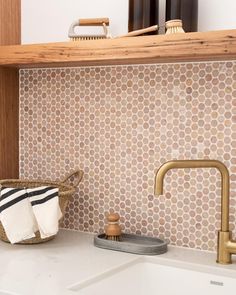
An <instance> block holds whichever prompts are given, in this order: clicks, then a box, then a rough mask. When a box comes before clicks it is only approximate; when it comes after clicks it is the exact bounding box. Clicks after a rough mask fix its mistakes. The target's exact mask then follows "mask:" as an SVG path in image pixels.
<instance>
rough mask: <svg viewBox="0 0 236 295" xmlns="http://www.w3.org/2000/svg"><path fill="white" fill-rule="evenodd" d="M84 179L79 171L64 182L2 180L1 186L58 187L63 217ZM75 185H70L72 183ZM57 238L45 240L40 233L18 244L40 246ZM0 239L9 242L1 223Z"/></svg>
mask: <svg viewBox="0 0 236 295" xmlns="http://www.w3.org/2000/svg"><path fill="white" fill-rule="evenodd" d="M82 178H83V171H81V170H77V171H75V172H73V173H71V174H69V175H68V176H67V177H66V178H65V179H64V180H63V181H62V182H56V181H40V180H38V181H30V180H19V179H5V180H0V185H1V186H2V187H14V188H34V187H39V186H52V187H57V188H58V189H59V193H58V197H59V206H60V208H61V212H62V215H63V216H64V214H65V210H66V207H67V204H68V202H69V201H70V199H71V198H72V196H73V194H74V193H75V190H76V187H77V186H78V184H79V183H80V181H81V180H82ZM72 181H73V184H68V183H69V182H72ZM54 237H55V236H51V237H48V238H45V239H42V238H41V237H40V233H39V231H37V232H36V233H35V237H34V238H31V239H28V240H24V241H21V242H19V243H18V244H39V243H43V242H47V241H49V240H52V239H53V238H54ZM0 239H1V240H2V241H4V242H8V243H9V240H8V238H7V235H6V232H5V230H4V228H3V226H2V223H1V222H0Z"/></svg>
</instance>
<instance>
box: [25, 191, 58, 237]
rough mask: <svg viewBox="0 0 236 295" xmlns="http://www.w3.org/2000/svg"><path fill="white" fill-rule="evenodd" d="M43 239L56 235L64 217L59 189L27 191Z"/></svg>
mask: <svg viewBox="0 0 236 295" xmlns="http://www.w3.org/2000/svg"><path fill="white" fill-rule="evenodd" d="M26 191H27V194H28V197H29V200H30V203H31V205H32V208H33V212H34V216H35V218H36V221H37V224H38V228H39V232H40V236H41V238H42V239H44V238H47V237H50V236H53V235H56V234H57V232H58V229H59V228H58V221H59V219H60V218H61V217H62V213H61V209H60V206H59V198H58V188H55V187H49V186H41V187H36V188H27V189H26Z"/></svg>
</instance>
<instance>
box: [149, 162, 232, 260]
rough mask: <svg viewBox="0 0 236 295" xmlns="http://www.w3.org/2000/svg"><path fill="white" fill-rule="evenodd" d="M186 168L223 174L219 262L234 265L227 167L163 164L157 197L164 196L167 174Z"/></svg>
mask: <svg viewBox="0 0 236 295" xmlns="http://www.w3.org/2000/svg"><path fill="white" fill-rule="evenodd" d="M184 168H216V169H218V170H219V171H220V174H221V228H220V230H219V231H218V243H217V262H218V263H221V264H230V263H232V259H231V255H232V254H236V241H233V240H232V239H231V237H232V232H231V231H230V230H229V186H230V184H229V171H228V169H227V167H226V166H225V165H224V164H223V163H222V162H220V161H217V160H174V161H169V162H166V163H165V164H163V165H162V166H161V167H160V168H159V169H158V171H157V173H156V178H155V189H154V194H155V195H162V194H163V181H164V177H165V174H166V173H167V172H168V171H169V170H171V169H184Z"/></svg>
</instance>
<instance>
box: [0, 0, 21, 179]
mask: <svg viewBox="0 0 236 295" xmlns="http://www.w3.org/2000/svg"><path fill="white" fill-rule="evenodd" d="M20 6H21V2H20V0H0V45H1V46H2V45H15V44H20V39H21V34H20V32H21V25H20ZM18 177H19V73H18V70H17V69H12V68H11V69H10V68H1V69H0V179H3V178H18Z"/></svg>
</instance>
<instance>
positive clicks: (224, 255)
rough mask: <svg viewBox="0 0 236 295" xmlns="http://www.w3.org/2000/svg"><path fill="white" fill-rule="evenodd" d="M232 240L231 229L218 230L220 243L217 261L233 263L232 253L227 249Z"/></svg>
mask: <svg viewBox="0 0 236 295" xmlns="http://www.w3.org/2000/svg"><path fill="white" fill-rule="evenodd" d="M230 240H231V231H227V232H223V231H218V243H217V247H218V249H217V260H216V262H217V263H220V264H231V263H232V258H231V253H230V252H229V250H228V249H227V244H228V242H229V241H230Z"/></svg>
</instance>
